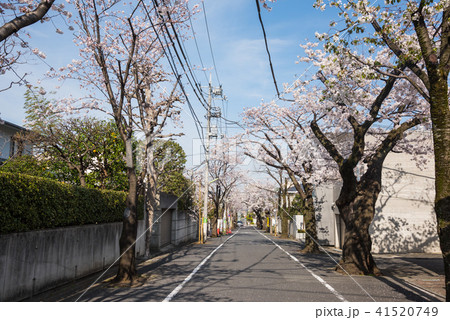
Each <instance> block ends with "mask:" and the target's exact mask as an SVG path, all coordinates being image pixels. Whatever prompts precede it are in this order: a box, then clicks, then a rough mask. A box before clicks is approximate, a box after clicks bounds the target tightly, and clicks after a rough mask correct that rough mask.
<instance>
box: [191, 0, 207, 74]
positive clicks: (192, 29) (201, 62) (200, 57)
mask: <svg viewBox="0 0 450 320" xmlns="http://www.w3.org/2000/svg"><path fill="white" fill-rule="evenodd" d="M186 7H187V9H188V10H189V4H188V3H186ZM189 24H190V26H191V32H192V36H193V37H194V42H195V47H196V49H197V54H198V58H199V59H200V64H201V66H202V71H203V74H204V75H205V79H206V82H208V75H207V74H206V71H205V65H204V64H203V59H202V56H201V54H200V49H199V47H198V43H197V36H196V35H195V30H194V25H193V23H192V19H191V15H189Z"/></svg>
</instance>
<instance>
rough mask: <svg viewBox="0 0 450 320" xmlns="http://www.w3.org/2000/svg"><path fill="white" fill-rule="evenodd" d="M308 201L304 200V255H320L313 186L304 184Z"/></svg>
mask: <svg viewBox="0 0 450 320" xmlns="http://www.w3.org/2000/svg"><path fill="white" fill-rule="evenodd" d="M303 187H304V188H305V194H306V199H305V200H304V203H305V206H304V212H303V214H304V217H303V218H304V223H305V231H306V236H305V248H304V249H303V250H302V252H303V253H320V249H319V246H318V244H317V243H316V241H317V240H316V239H317V228H316V212H315V210H314V199H313V194H312V193H313V186H312V185H311V184H309V183H303Z"/></svg>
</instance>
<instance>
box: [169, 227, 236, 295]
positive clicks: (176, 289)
mask: <svg viewBox="0 0 450 320" xmlns="http://www.w3.org/2000/svg"><path fill="white" fill-rule="evenodd" d="M238 232H239V230H238V231H236V233H234V234H233V235H232V236H231V237H229V238H228V239H227V240H225V241H224V242H223V243H222V244H221V245H220V246H218V247H217V248H215V249H214V250H213V252H211V253H210V254H209V256H207V257H206V258H205V259H203V261H202V262H200V264H199V265H198V266H197V267H195V269H194V270H193V271H192V272H191V274H190V275H188V276H187V278H186V279H184V281H183V282H182V283H180V284H179V285H178V286H177V287H176V288H175V289H173V291H172V292H171V293H170V294H169V295H168V296H167V297H166V298H165V299H164V300H163V301H162V302H169V301H170V300H172V299H173V297H175V296H176V295H177V294H178V292H180V290H181V289H183V287H184V285H185V284H186V283H188V282H189V281H190V280H191V279H192V277H193V276H194V275H195V274H196V273H197V271H198V270H200V268H201V267H202V266H203V265H204V264H205V263H206V261H208V260H209V258H211V257H212V255H213V254H214V253H215V252H216V251H217V250H219V249H220V248H221V247H222V246H223V245H224V244H225V243H226V242H227V241H228V240H230V239H231V238H233V237H234V236H235V235H236V234H237V233H238Z"/></svg>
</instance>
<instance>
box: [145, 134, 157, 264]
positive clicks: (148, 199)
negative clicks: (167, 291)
mask: <svg viewBox="0 0 450 320" xmlns="http://www.w3.org/2000/svg"><path fill="white" fill-rule="evenodd" d="M152 147H153V145H152V140H151V139H149V138H147V139H146V155H147V183H146V190H145V211H146V212H145V257H146V258H149V257H150V247H151V238H152V229H153V217H154V213H155V211H156V210H157V209H158V199H157V196H158V194H157V182H158V177H157V172H156V168H155V163H154V150H153V148H152Z"/></svg>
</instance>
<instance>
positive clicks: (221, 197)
mask: <svg viewBox="0 0 450 320" xmlns="http://www.w3.org/2000/svg"><path fill="white" fill-rule="evenodd" d="M231 145H232V144H230V142H229V141H228V140H227V139H224V140H223V141H220V142H218V143H217V144H216V145H215V146H214V148H212V150H211V153H210V159H209V174H210V176H211V178H212V181H214V180H216V182H215V183H211V185H210V186H209V188H208V195H209V198H210V199H211V201H212V202H213V205H214V211H213V216H212V220H211V234H212V235H213V236H218V234H217V220H218V219H219V218H220V216H221V213H223V211H224V210H225V207H226V203H227V201H228V198H229V197H230V193H231V192H232V191H233V189H234V188H236V187H237V185H238V184H239V182H240V181H241V178H242V173H241V172H240V171H239V168H238V165H239V164H240V163H241V162H242V158H241V157H240V155H239V154H236V153H234V150H233V148H232V147H231Z"/></svg>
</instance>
